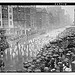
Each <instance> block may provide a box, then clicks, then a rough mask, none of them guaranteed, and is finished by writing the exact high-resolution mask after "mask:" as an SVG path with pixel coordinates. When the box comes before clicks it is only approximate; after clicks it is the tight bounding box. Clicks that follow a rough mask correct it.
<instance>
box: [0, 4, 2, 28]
mask: <svg viewBox="0 0 75 75" xmlns="http://www.w3.org/2000/svg"><path fill="white" fill-rule="evenodd" d="M0 27H1V28H2V6H1V5H0Z"/></svg>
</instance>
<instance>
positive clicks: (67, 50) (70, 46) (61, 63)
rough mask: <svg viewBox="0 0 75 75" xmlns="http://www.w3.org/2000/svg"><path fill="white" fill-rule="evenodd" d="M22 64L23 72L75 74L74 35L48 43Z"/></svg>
mask: <svg viewBox="0 0 75 75" xmlns="http://www.w3.org/2000/svg"><path fill="white" fill-rule="evenodd" d="M23 64H24V71H25V72H75V35H70V36H66V37H64V38H61V39H56V40H55V41H52V42H49V43H48V44H46V45H44V46H43V48H41V49H40V52H39V53H38V54H37V56H36V58H34V59H33V60H32V61H28V62H24V63H23Z"/></svg>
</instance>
